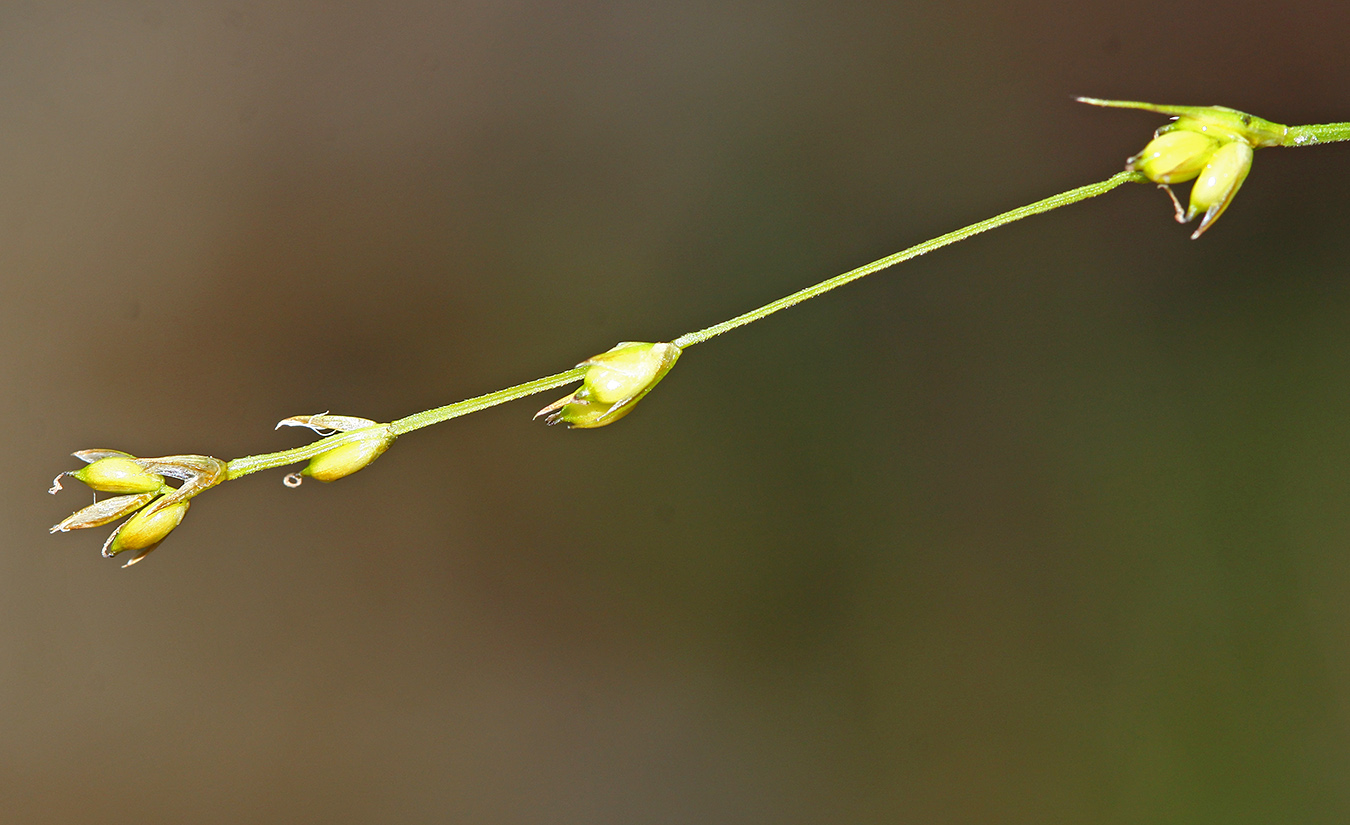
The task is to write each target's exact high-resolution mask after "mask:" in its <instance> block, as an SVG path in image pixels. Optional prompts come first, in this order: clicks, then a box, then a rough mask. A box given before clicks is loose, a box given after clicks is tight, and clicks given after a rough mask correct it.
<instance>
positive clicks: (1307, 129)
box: [1280, 123, 1350, 146]
mask: <svg viewBox="0 0 1350 825" xmlns="http://www.w3.org/2000/svg"><path fill="white" fill-rule="evenodd" d="M1338 140H1350V123H1315V124H1313V125H1311V126H1290V127H1289V128H1288V129H1287V130H1285V133H1284V140H1283V141H1281V142H1280V145H1281V146H1312V145H1313V144H1316V143H1335V142H1336V141H1338Z"/></svg>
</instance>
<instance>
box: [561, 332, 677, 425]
mask: <svg viewBox="0 0 1350 825" xmlns="http://www.w3.org/2000/svg"><path fill="white" fill-rule="evenodd" d="M680 352H681V350H680V348H679V347H677V346H675V345H674V344H647V343H634V342H631V341H626V342H624V343H622V344H619V345H618V346H616V347H614V348H613V349H611V350H610V351H608V352H602V353H600V354H599V355H596V356H594V357H593V358H588V359H586V360H585V361H582V362H581V364H580V365H579V366H583V367H587V370H586V376H585V377H584V378H583V379H582V382H581V388H580V389H578V390H577V391H576V392H574V393H572V394H571V395H569V396H567V397H565V398H560V399H558V400H557V401H555V402H553V403H552V404H549V405H548V406H547V407H545V408H543V409H542V410H540V411H539V412H537V413H535V416H534V417H535V418H539V417H540V416H546V418H545V419H544V420H545V421H547V422H548V423H549V424H550V425H553V424H559V423H562V424H566V425H567V426H569V427H580V428H583V429H590V428H594V427H603V426H605V425H607V424H613V423H614V422H615V421H618V420H619V419H620V418H623V417H624V416H625V415H628V413H630V412H632V411H633V407H634V406H636V405H637V402H638V401H641V400H642V397H643V396H644V395H646V394H647V393H649V392H651V389H652V387H655V386H656V385H657V384H658V383H660V381H661V379H662V378H664V377H665V376H666V373H667V372H670V368H671V367H673V366H675V362H676V361H677V360H679V357H680Z"/></svg>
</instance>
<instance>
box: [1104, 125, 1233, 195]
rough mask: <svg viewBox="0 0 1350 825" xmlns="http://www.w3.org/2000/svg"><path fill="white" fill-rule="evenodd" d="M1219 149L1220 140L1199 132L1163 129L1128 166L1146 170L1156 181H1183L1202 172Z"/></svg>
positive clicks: (1130, 160)
mask: <svg viewBox="0 0 1350 825" xmlns="http://www.w3.org/2000/svg"><path fill="white" fill-rule="evenodd" d="M1218 148H1219V143H1218V141H1216V140H1213V139H1212V138H1209V137H1206V136H1205V135H1202V134H1200V133H1199V132H1188V131H1174V132H1164V133H1163V134H1161V135H1158V136H1157V137H1155V138H1154V139H1153V140H1151V141H1149V144H1148V145H1147V146H1145V147H1144V151H1142V152H1140V153H1139V154H1137V155H1135V156H1134V157H1132V158H1130V159H1129V160H1128V161H1127V162H1126V166H1125V168H1126V169H1129V170H1130V171H1134V172H1143V173H1144V176H1145V177H1147V178H1148V179H1149V180H1151V181H1153V182H1154V183H1164V184H1166V183H1181V182H1183V181H1188V180H1190V179H1191V178H1194V177H1195V176H1196V175H1198V174H1200V170H1202V169H1204V168H1205V164H1206V163H1208V162H1209V159H1210V157H1211V156H1212V155H1213V154H1214V151H1215V150H1216V149H1218Z"/></svg>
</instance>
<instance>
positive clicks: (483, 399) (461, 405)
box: [389, 367, 586, 435]
mask: <svg viewBox="0 0 1350 825" xmlns="http://www.w3.org/2000/svg"><path fill="white" fill-rule="evenodd" d="M585 375H586V367H573V368H572V369H570V370H568V371H567V372H560V373H558V374H557V375H550V376H548V377H547V378H537V379H535V380H534V381H526V382H525V383H524V384H517V385H515V386H514V387H507V388H506V389H504V390H497V391H496V392H490V393H488V394H487V395H480V396H477V397H476V398H470V399H467V400H465V401H460V402H457V403H454V404H446V405H445V406H444V407H437V408H436V409H434V410H427V411H426V412H420V413H415V414H413V415H410V416H408V417H406V418H400V419H399V420H397V421H395V422H394V423H392V424H390V425H389V432H391V433H393V434H394V435H403V434H404V433H410V432H412V431H413V430H420V429H422V428H423V427H429V426H431V425H432V424H439V423H441V422H442V421H449V420H450V419H451V418H458V417H459V416H461V415H468V414H469V413H474V412H478V411H479V410H485V409H487V408H488V407H495V406H496V405H498V404H505V403H506V402H507V401H515V400H516V399H517V398H524V397H525V396H527V395H534V394H535V393H537V392H544V391H545V390H551V389H555V388H557V387H561V386H565V385H567V384H571V383H572V382H573V381H580V380H581V379H582V378H583V377H584V376H585Z"/></svg>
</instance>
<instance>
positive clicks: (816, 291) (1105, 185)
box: [671, 172, 1146, 348]
mask: <svg viewBox="0 0 1350 825" xmlns="http://www.w3.org/2000/svg"><path fill="white" fill-rule="evenodd" d="M1145 180H1146V178H1145V177H1144V176H1143V175H1141V174H1139V173H1138V172H1120V173H1119V174H1116V175H1112V176H1111V177H1109V178H1107V179H1106V180H1104V181H1102V182H1100V183H1090V184H1088V185H1087V186H1080V187H1078V188H1077V189H1070V190H1069V191H1068V192H1061V193H1060V194H1058V195H1054V196H1052V197H1049V198H1046V199H1045V200H1040V201H1036V202H1035V203H1032V204H1028V205H1026V206H1019V207H1018V208H1016V209H1013V210H1010V211H1008V212H1004V213H1003V214H1002V215H996V216H994V217H992V218H989V219H988V220H983V221H980V222H979V223H973V224H971V225H970V226H967V227H965V228H963V229H958V230H956V231H955V232H948V233H947V234H946V235H942V236H941V237H937V238H933V239H932V240H929V241H924V242H923V243H920V244H915V245H914V246H911V247H910V248H909V249H904V250H901V251H899V252H896V253H895V254H894V255H887V256H886V257H884V258H882V259H881V260H878V261H873V262H872V263H870V264H865V265H863V266H860V267H858V268H857V269H854V270H850V271H849V272H845V273H844V274H842V275H836V276H834V277H833V278H830V279H829V280H826V281H821V282H820V283H818V284H816V285H815V286H809V287H807V288H806V289H803V290H799V291H797V292H794V293H792V294H791V295H788V296H786V297H784V298H779V299H778V300H777V301H773V302H772V303H768V304H765V305H764V306H762V307H760V308H759V309H753V310H751V311H749V312H747V313H745V314H744V315H738V316H736V317H735V318H732V319H731V320H729V321H723V322H722V323H720V324H714V325H712V326H710V327H708V328H707V329H701V330H699V331H697V332H688V333H685V334H684V335H681V336H680V337H679V338H676V339H675V340H674V341H672V342H671V343H673V344H674V345H675V346H677V347H681V348H684V347H691V346H693V345H694V344H699V343H702V342H704V341H706V340H708V339H709V338H712V337H713V336H714V335H721V334H722V333H724V332H728V331H730V330H733V329H735V328H736V327H742V326H745V325H746V324H750V323H754V322H755V321H758V320H759V319H761V318H763V317H765V316H766V315H772V314H773V313H775V312H777V311H779V310H780V309H787V308H788V307H790V306H793V305H795V304H800V303H801V302H802V301H805V300H808V299H811V298H814V297H816V296H817V295H820V294H822V293H825V292H829V291H830V290H832V289H835V288H836V287H841V286H843V285H844V284H846V283H849V282H850V281H856V280H858V279H859V278H862V277H864V276H866V275H871V274H872V273H873V272H876V271H878V270H882V269H885V268H887V267H889V266H895V265H896V264H898V263H900V262H902V261H908V260H909V259H910V258H917V257H918V256H920V255H922V254H924V253H926V252H932V251H933V250H934V249H938V248H940V247H944V246H946V245H948V244H953V243H956V242H957V241H963V240H965V239H966V238H969V237H970V236H972V235H978V234H980V233H981V232H988V231H989V230H990V229H995V228H997V227H1000V226H1003V225H1004V224H1008V223H1012V222H1013V221H1018V220H1021V219H1022V218H1026V217H1029V216H1031V215H1039V214H1040V213H1042V212H1049V211H1050V210H1051V209H1058V208H1059V207H1061V206H1068V205H1069V204H1071V203H1077V202H1078V201H1081V200H1087V199H1088V198H1095V197H1096V196H1098V195H1104V194H1106V193H1107V192H1110V191H1111V190H1112V189H1115V188H1116V187H1117V186H1120V185H1121V184H1122V183H1131V182H1139V183H1142V182H1144V181H1145Z"/></svg>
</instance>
